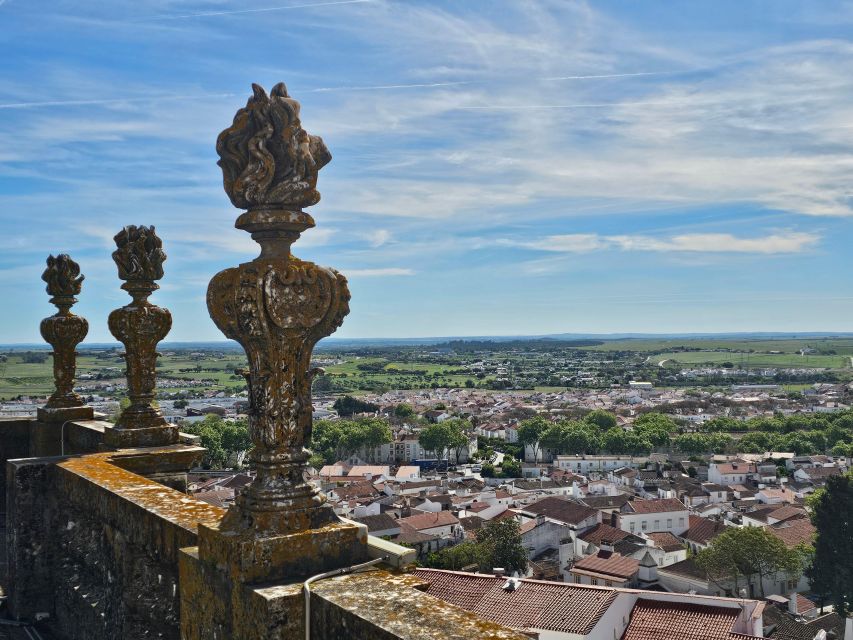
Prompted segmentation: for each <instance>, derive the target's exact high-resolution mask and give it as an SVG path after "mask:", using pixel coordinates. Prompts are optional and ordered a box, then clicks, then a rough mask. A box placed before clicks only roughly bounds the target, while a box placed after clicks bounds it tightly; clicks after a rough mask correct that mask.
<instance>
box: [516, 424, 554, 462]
mask: <svg viewBox="0 0 853 640" xmlns="http://www.w3.org/2000/svg"><path fill="white" fill-rule="evenodd" d="M549 426H550V423H549V422H548V421H547V420H545V418H543V417H541V416H536V417H535V418H530V419H529V420H522V421H521V424H519V425H518V441H519V442H520V443H521V444H522V445H524V446H525V447H530V448H531V449H532V450H533V460H534V461H535V460H538V459H539V458H538V454H539V447H540V440H541V439H542V434H544V433H545V431H546V430H547V429H548V427H549Z"/></svg>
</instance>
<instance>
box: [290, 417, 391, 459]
mask: <svg viewBox="0 0 853 640" xmlns="http://www.w3.org/2000/svg"><path fill="white" fill-rule="evenodd" d="M393 439H394V437H393V435H392V434H391V427H390V426H389V425H388V422H387V421H386V420H382V419H381V418H360V419H358V420H317V421H316V422H314V428H313V430H312V432H311V438H310V440H309V441H308V442H307V443H306V445H305V446H307V447H309V448H310V449H311V450H312V452H313V455H312V457H311V465H312V466H315V467H322V466H323V465H324V464H333V463H335V462H337V461H338V460H345V459H346V458H349V457H350V456H351V455H355V454H357V453H359V452H360V451H361V450H362V449H365V450H366V451H367V455H368V457H369V458H370V459H371V461H374V460H373V457H374V453H375V450H376V447H380V446H382V445H383V444H386V443H388V442H391V441H392V440H393Z"/></svg>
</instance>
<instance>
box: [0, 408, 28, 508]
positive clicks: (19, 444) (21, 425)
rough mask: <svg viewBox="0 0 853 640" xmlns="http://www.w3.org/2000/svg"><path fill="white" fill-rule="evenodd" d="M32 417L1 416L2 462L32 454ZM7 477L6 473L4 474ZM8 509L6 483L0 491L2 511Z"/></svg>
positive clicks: (0, 452)
mask: <svg viewBox="0 0 853 640" xmlns="http://www.w3.org/2000/svg"><path fill="white" fill-rule="evenodd" d="M33 422H34V421H33V420H32V418H0V464H2V465H3V468H4V469H5V468H6V462H7V461H8V460H14V459H15V458H26V457H27V456H29V455H30V425H31V424H32V423H33ZM3 477H4V478H5V475H4V476H3ZM5 511H6V485H5V484H4V485H3V488H2V491H0V512H5Z"/></svg>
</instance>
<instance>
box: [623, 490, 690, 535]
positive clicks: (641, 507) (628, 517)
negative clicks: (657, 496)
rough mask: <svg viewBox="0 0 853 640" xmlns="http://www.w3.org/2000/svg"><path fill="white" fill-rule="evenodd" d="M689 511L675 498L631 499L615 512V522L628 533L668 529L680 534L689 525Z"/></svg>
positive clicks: (674, 533)
mask: <svg viewBox="0 0 853 640" xmlns="http://www.w3.org/2000/svg"><path fill="white" fill-rule="evenodd" d="M689 518H690V511H689V510H688V509H687V507H686V506H684V504H683V503H682V502H681V501H680V500H676V499H675V498H666V499H664V500H633V501H631V502H629V503H627V504H626V505H625V509H624V510H623V511H622V512H621V513H617V514H616V522H617V524H618V526H619V528H620V529H622V531H627V532H628V533H636V534H638V535H639V534H640V533H651V532H656V531H669V532H670V533H672V534H673V535H676V536H680V535H681V534H683V533H684V532H685V531H687V529H688V527H689V526H690V519H689Z"/></svg>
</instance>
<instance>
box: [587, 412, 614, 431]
mask: <svg viewBox="0 0 853 640" xmlns="http://www.w3.org/2000/svg"><path fill="white" fill-rule="evenodd" d="M583 420H584V422H587V423H589V424H594V425H595V426H596V427H598V429H599V430H600V431H607V430H608V429H614V428H616V426H617V425H618V424H619V423H618V422H617V421H616V416H614V415H613V414H612V413H610V412H609V411H604V410H603V409H595V410H593V411H590V412H589V413H588V414H586V415H585V416H584V418H583Z"/></svg>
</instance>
